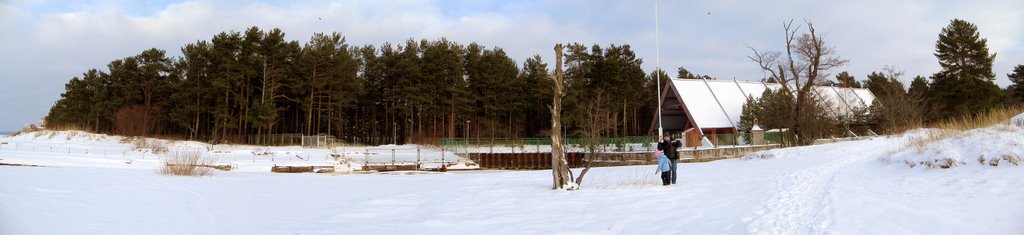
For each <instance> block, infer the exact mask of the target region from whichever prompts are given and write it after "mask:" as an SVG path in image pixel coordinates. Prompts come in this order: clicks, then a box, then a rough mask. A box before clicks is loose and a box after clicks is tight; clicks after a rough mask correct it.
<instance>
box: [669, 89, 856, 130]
mask: <svg viewBox="0 0 1024 235" xmlns="http://www.w3.org/2000/svg"><path fill="white" fill-rule="evenodd" d="M780 88H781V85H779V84H776V83H762V82H747V81H736V80H704V79H670V80H669V82H667V83H666V84H665V86H664V87H663V90H662V92H661V103H662V104H661V107H662V111H661V118H662V127H663V129H664V131H665V133H672V134H677V133H683V134H684V135H685V145H686V146H688V147H694V146H701V145H702V143H701V142H702V140H703V138H702V137H703V136H709V135H717V134H736V133H738V132H739V127H738V126H737V125H738V124H737V123H738V122H739V121H740V114H741V113H742V112H743V104H745V103H746V101H747V97H753V98H754V99H758V98H760V97H761V94H762V93H763V92H764V91H765V90H766V89H773V90H778V89H780ZM813 91H814V92H813V93H814V95H816V96H817V97H819V98H821V99H822V100H824V101H825V102H826V103H827V105H828V106H829V107H830V111H831V112H832V114H833V115H837V116H852V115H853V114H854V110H858V109H862V108H867V107H869V106H870V105H871V102H872V101H874V100H875V96H874V95H873V94H871V92H870V91H868V90H867V89H862V88H842V87H834V86H815V87H814V88H813ZM657 128H658V119H657V117H656V118H655V119H654V120H653V121H652V124H651V129H650V133H652V135H655V134H657V131H658V129H657ZM710 142H711V143H710V144H712V145H716V146H717V145H719V143H717V142H718V141H716V140H711V141H710Z"/></svg>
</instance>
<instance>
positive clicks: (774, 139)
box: [704, 132, 790, 147]
mask: <svg viewBox="0 0 1024 235" xmlns="http://www.w3.org/2000/svg"><path fill="white" fill-rule="evenodd" d="M788 136H789V135H788V134H787V132H765V133H734V134H707V135H704V137H707V138H708V141H709V142H711V144H712V145H715V147H720V146H753V145H773V144H778V145H783V146H788V145H789V144H790V142H789V137H788Z"/></svg>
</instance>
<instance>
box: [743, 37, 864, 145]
mask: <svg viewBox="0 0 1024 235" xmlns="http://www.w3.org/2000/svg"><path fill="white" fill-rule="evenodd" d="M805 23H806V24H807V32H806V33H803V34H801V35H799V37H797V32H798V31H800V26H796V27H793V20H790V21H789V22H787V23H783V24H782V27H783V29H784V30H785V32H786V34H785V35H786V48H785V51H784V52H785V54H783V53H782V52H778V51H764V52H762V51H758V50H757V49H754V48H753V47H749V46H748V48H750V50H751V51H753V52H754V55H752V56H748V57H747V58H750V60H752V61H754V62H757V64H758V65H759V66H760V67H761V69H762V70H764V71H765V72H767V73H768V74H770V75H771V78H772V79H774V80H775V81H777V82H778V83H779V84H780V86H781V87H782V88H781V89H782V90H783V91H786V92H787V93H789V94H791V95H793V96H794V97H793V98H794V100H795V103H796V105H793V107H792V108H791V110H790V111H791V112H792V114H793V115H792V118H793V122H791V123H792V126H790V127H789V128H790V135H791V137H792V138H793V139H794V140H795V141H796V142H797V143H810V142H811V141H813V140H812V139H809V138H808V139H807V140H801V139H800V138H799V137H800V133H801V132H802V130H801V121H802V120H804V119H805V118H806V116H808V115H813V114H808V113H807V112H806V111H807V109H808V108H809V107H813V106H814V105H815V104H814V99H813V97H812V95H813V91H812V90H811V89H813V87H814V85H815V84H816V83H817V81H818V80H823V79H826V77H827V76H829V74H828V73H827V71H828V70H830V69H833V68H836V67H840V66H843V65H845V64H846V63H847V62H849V60H845V59H843V58H841V57H839V56H838V55H836V52H835V49H834V48H831V47H828V46H826V45H825V41H824V40H823V35H819V34H818V33H817V31H815V29H814V25H813V24H812V23H811V22H810V21H805Z"/></svg>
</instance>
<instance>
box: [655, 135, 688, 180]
mask: <svg viewBox="0 0 1024 235" xmlns="http://www.w3.org/2000/svg"><path fill="white" fill-rule="evenodd" d="M682 146H683V144H682V143H680V142H679V140H675V139H671V137H670V136H662V137H661V142H658V150H661V151H664V152H665V156H666V157H668V160H670V161H672V163H671V164H669V168H670V169H669V171H670V175H671V176H670V178H671V181H672V184H676V166H677V163H678V162H679V152H676V148H679V147H682Z"/></svg>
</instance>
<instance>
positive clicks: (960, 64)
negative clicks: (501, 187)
mask: <svg viewBox="0 0 1024 235" xmlns="http://www.w3.org/2000/svg"><path fill="white" fill-rule="evenodd" d="M987 42H988V40H987V39H985V38H981V37H980V36H979V33H978V27H977V26H975V25H974V24H972V23H970V22H967V21H964V20H961V19H954V20H952V22H950V23H949V26H946V27H945V28H942V32H941V33H939V40H938V41H937V42H936V43H935V57H936V58H938V59H939V65H940V66H942V70H941V71H939V72H938V73H936V74H934V75H932V83H931V84H929V86H930V91H931V92H930V93H931V94H932V95H931V96H929V97H930V98H929V99H928V102H929V103H930V105H929V106H930V107H932V112H929V114H931V116H930V117H929V119H930V120H938V119H946V118H950V117H956V116H962V115H970V114H977V113H979V112H983V111H986V110H988V109H991V108H994V107H996V106H998V105H999V101H1000V97H1001V96H1002V95H1001V94H1000V93H1001V90H1000V89H999V87H998V86H996V84H995V83H992V80H994V79H995V74H994V73H992V61H994V60H995V57H996V55H995V54H989V51H988V44H987Z"/></svg>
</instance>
